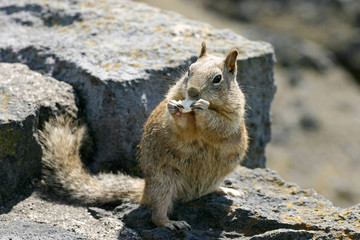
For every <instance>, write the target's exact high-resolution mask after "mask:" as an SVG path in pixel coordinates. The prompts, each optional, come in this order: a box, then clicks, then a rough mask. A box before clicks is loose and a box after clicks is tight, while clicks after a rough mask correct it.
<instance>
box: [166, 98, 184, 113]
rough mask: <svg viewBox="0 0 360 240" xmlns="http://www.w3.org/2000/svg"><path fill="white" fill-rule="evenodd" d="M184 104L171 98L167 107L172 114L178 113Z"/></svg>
mask: <svg viewBox="0 0 360 240" xmlns="http://www.w3.org/2000/svg"><path fill="white" fill-rule="evenodd" d="M181 107H182V106H181V105H180V104H179V103H178V101H175V100H170V101H169V102H168V103H167V108H168V110H169V113H171V114H176V113H178V112H180V110H179V109H180V108H181Z"/></svg>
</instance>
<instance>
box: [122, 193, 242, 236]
mask: <svg viewBox="0 0 360 240" xmlns="http://www.w3.org/2000/svg"><path fill="white" fill-rule="evenodd" d="M232 204H233V201H232V200H231V199H228V198H226V197H224V196H221V195H218V194H209V195H206V196H204V197H202V198H200V199H198V200H194V201H191V202H188V203H180V204H178V205H177V206H176V207H175V209H174V212H173V213H172V214H171V215H170V216H169V218H170V219H171V220H177V221H186V222H187V223H189V224H190V225H191V227H192V230H191V231H186V230H179V231H171V230H169V229H167V228H164V227H160V228H158V227H156V226H155V225H154V224H153V223H152V222H151V211H150V210H149V209H148V208H146V207H144V206H141V207H138V208H135V209H133V210H132V211H130V212H129V213H128V214H125V215H124V216H123V221H124V223H125V224H126V226H127V227H129V228H131V229H133V230H136V231H137V232H138V233H139V235H140V236H141V238H142V239H218V238H219V237H224V233H223V229H224V223H225V222H226V218H227V216H228V214H229V211H230V207H231V206H232ZM125 231H126V229H125ZM122 234H123V231H121V232H120V234H119V239H120V238H121V237H122ZM226 234H227V235H228V234H231V235H233V234H235V235H234V236H238V237H239V236H241V235H240V234H236V233H226ZM228 237H229V236H228Z"/></svg>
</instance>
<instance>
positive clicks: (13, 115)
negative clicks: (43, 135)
mask: <svg viewBox="0 0 360 240" xmlns="http://www.w3.org/2000/svg"><path fill="white" fill-rule="evenodd" d="M1 76H2V75H0V78H1ZM0 82H1V80H0ZM38 120H39V111H38V108H37V106H36V105H33V104H30V103H28V102H26V101H24V100H23V99H22V98H21V97H17V96H15V95H13V94H11V93H9V91H8V89H6V88H4V87H2V86H1V87H0V166H1V168H0V205H1V204H3V203H4V202H5V201H7V200H9V199H11V198H12V197H13V196H14V194H15V193H19V192H22V191H23V190H24V186H26V185H27V184H28V183H29V182H30V181H31V179H32V178H33V177H36V176H39V174H40V168H41V147H40V145H39V143H38V141H37V137H36V129H37V123H38Z"/></svg>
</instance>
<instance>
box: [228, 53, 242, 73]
mask: <svg viewBox="0 0 360 240" xmlns="http://www.w3.org/2000/svg"><path fill="white" fill-rule="evenodd" d="M238 55H239V52H238V50H236V49H233V50H231V51H230V53H229V54H228V55H227V57H226V58H225V66H226V67H227V69H228V70H229V72H231V73H235V72H236V60H237V56H238Z"/></svg>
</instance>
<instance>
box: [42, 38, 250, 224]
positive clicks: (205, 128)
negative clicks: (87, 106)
mask: <svg viewBox="0 0 360 240" xmlns="http://www.w3.org/2000/svg"><path fill="white" fill-rule="evenodd" d="M237 56H238V51H237V50H236V49H233V50H231V51H230V52H229V54H228V55H227V56H226V57H225V58H221V57H217V56H214V55H210V54H208V53H207V50H206V44H205V42H203V43H202V45H201V51H200V55H199V57H198V59H197V61H196V62H195V63H193V64H191V65H190V67H189V69H188V71H187V72H186V73H185V74H184V75H183V76H182V77H181V78H180V79H179V80H178V81H177V82H176V84H175V85H174V86H172V87H171V88H170V90H169V91H168V93H167V95H166V97H165V99H164V100H163V101H162V102H160V103H159V105H158V106H157V107H156V108H155V109H154V110H153V112H152V113H151V114H150V116H149V117H148V119H147V121H146V123H145V125H144V128H143V134H142V138H141V141H140V144H139V150H140V152H139V160H140V167H141V170H142V172H143V175H144V179H141V178H135V177H131V176H127V175H125V174H122V173H118V174H112V173H107V174H98V175H92V174H90V173H89V172H88V171H87V170H86V169H85V168H84V166H83V163H82V161H81V157H80V149H81V146H82V145H83V144H84V142H85V141H86V139H87V130H86V126H84V125H80V124H78V123H77V122H76V121H75V120H73V119H72V118H70V117H64V116H58V117H56V118H54V119H51V120H49V121H48V122H46V123H45V125H44V129H43V130H42V131H40V134H39V135H40V141H41V143H42V146H43V158H42V162H43V176H44V179H45V181H46V183H47V184H49V185H51V186H54V187H56V189H62V190H61V191H64V192H66V193H67V195H68V196H70V197H71V198H72V199H74V200H77V201H80V202H83V203H86V204H99V203H100V204H105V203H110V202H116V201H121V200H130V201H134V202H137V203H140V204H143V205H146V206H148V207H150V208H151V210H152V216H151V219H152V222H153V223H154V224H155V225H156V226H158V227H167V228H169V229H171V230H177V229H191V227H190V225H189V224H188V223H187V222H185V221H172V220H169V218H168V214H169V213H170V212H171V211H172V208H173V205H174V203H175V202H178V201H185V202H186V201H190V200H193V199H197V198H200V197H201V196H203V195H206V194H208V193H211V192H217V193H221V194H224V195H226V194H229V195H232V196H239V195H240V194H241V193H240V191H238V190H235V189H230V188H225V187H220V185H221V184H222V182H223V181H224V179H225V177H226V176H227V175H228V174H229V173H231V172H232V171H233V170H234V169H235V168H236V167H237V166H238V165H239V163H240V162H241V161H242V159H243V158H244V156H245V154H246V151H247V148H248V135H247V130H246V126H245V96H244V94H243V93H242V91H241V90H240V87H239V85H238V83H237V81H236V73H237V66H236V62H237Z"/></svg>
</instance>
